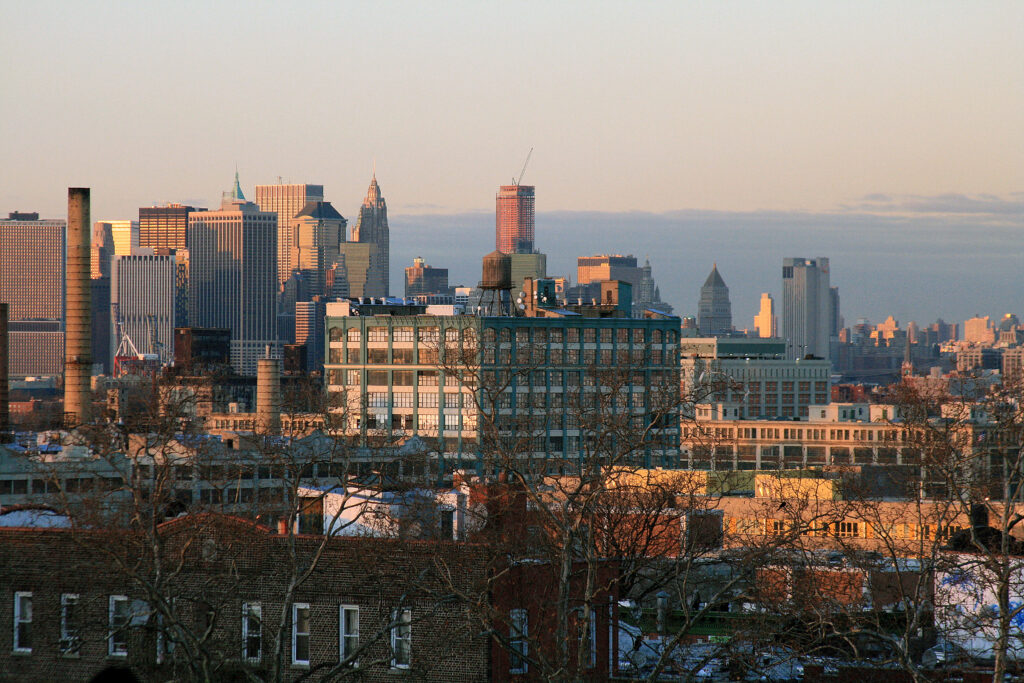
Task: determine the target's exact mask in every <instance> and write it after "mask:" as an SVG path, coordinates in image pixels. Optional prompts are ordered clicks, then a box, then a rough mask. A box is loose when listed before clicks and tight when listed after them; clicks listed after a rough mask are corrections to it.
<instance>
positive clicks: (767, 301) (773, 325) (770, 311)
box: [754, 292, 779, 338]
mask: <svg viewBox="0 0 1024 683" xmlns="http://www.w3.org/2000/svg"><path fill="white" fill-rule="evenodd" d="M754 329H755V330H757V336H759V337H764V338H768V337H777V336H779V321H778V318H776V317H775V299H773V298H772V295H771V294H769V293H768V292H762V293H761V310H760V311H758V313H757V315H755V316H754Z"/></svg>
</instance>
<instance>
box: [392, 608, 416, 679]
mask: <svg viewBox="0 0 1024 683" xmlns="http://www.w3.org/2000/svg"><path fill="white" fill-rule="evenodd" d="M403 632H404V633H403ZM402 641H405V642H406V643H407V648H406V649H407V651H408V657H407V661H399V658H398V649H399V648H398V646H399V643H401V642H402ZM410 666H412V608H411V607H399V608H396V609H393V610H391V668H393V669H408V668H409V667H410Z"/></svg>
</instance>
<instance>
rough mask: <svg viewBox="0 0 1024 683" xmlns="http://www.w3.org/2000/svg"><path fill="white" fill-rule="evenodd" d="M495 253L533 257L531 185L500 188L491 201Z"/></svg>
mask: <svg viewBox="0 0 1024 683" xmlns="http://www.w3.org/2000/svg"><path fill="white" fill-rule="evenodd" d="M495 202H496V207H495V214H494V232H495V240H494V243H495V249H497V250H498V251H500V252H502V253H504V254H530V253H533V207H534V186H533V185H502V186H501V188H500V189H499V190H498V194H497V195H496V197H495Z"/></svg>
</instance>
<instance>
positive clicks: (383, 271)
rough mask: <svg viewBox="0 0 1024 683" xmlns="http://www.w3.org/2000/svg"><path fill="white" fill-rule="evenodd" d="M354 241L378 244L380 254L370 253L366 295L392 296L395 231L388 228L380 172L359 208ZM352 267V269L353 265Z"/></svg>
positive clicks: (371, 182)
mask: <svg viewBox="0 0 1024 683" xmlns="http://www.w3.org/2000/svg"><path fill="white" fill-rule="evenodd" d="M352 241H353V242H359V243H362V244H372V245H375V246H376V247H377V249H376V254H373V253H371V254H370V263H369V266H368V269H367V271H366V287H365V289H364V293H363V295H362V296H389V288H388V282H389V279H390V276H389V273H390V270H389V268H390V267H391V264H390V258H389V257H390V242H391V235H390V232H389V230H388V205H387V203H386V202H385V201H384V197H383V196H382V195H381V193H380V187H378V186H377V174H376V172H375V173H374V174H373V179H372V180H370V189H369V190H367V192H366V199H364V200H363V205H362V206H361V207H360V208H359V220H357V221H356V227H355V229H353V230H352ZM347 265H348V264H347ZM349 271H350V273H351V265H349ZM353 296H355V295H354V294H353Z"/></svg>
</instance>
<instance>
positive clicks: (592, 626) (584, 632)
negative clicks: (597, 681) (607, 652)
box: [577, 607, 597, 669]
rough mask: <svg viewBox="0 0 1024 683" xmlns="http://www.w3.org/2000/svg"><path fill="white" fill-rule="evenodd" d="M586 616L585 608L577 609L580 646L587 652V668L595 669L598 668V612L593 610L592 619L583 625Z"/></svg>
mask: <svg viewBox="0 0 1024 683" xmlns="http://www.w3.org/2000/svg"><path fill="white" fill-rule="evenodd" d="M585 615H586V612H585V611H584V608H583V607H579V608H577V619H578V620H579V621H578V622H577V624H578V628H579V638H580V644H581V645H582V646H583V649H584V650H585V651H586V652H587V663H586V667H587V668H588V669H593V668H594V667H595V666H597V610H594V609H591V610H590V619H588V620H587V623H586V624H583V623H582V622H583V618H584V616H585Z"/></svg>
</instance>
